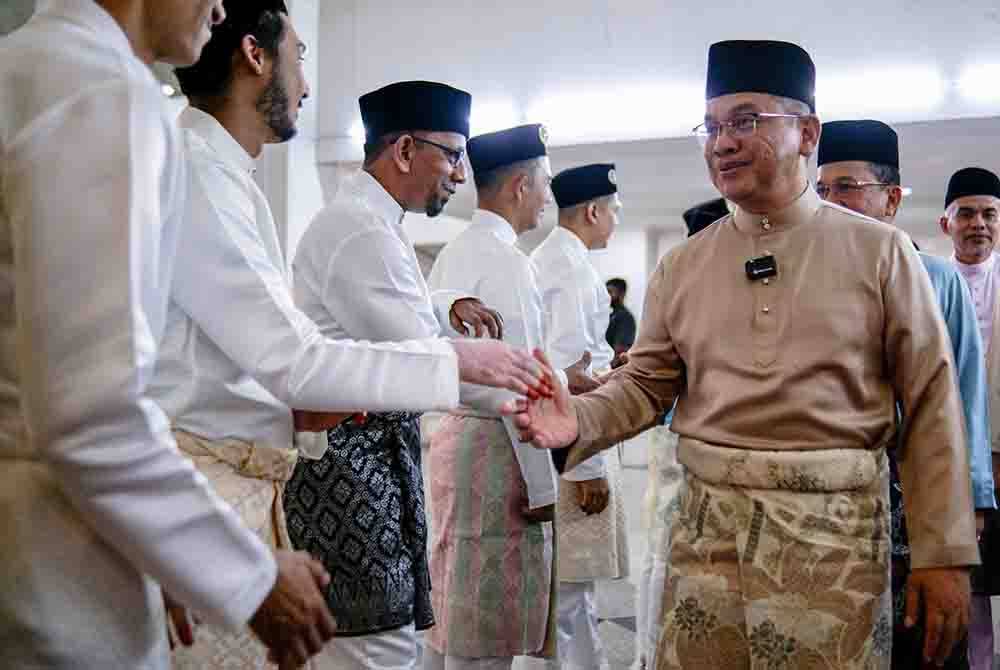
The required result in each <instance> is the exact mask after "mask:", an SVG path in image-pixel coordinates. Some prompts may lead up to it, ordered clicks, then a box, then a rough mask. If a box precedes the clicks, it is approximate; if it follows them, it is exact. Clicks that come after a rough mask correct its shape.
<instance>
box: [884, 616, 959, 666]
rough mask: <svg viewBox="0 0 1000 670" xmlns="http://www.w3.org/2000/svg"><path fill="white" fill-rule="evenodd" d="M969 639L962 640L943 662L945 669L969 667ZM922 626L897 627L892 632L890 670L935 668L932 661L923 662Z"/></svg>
mask: <svg viewBox="0 0 1000 670" xmlns="http://www.w3.org/2000/svg"><path fill="white" fill-rule="evenodd" d="M968 652H969V641H968V639H965V640H962V641H961V642H959V643H958V644H956V645H955V649H954V650H953V651H952V652H951V656H950V657H948V661H947V662H946V663H945V664H944V667H945V668H946V670H968V669H969V657H968ZM923 656H924V627H923V626H922V625H917V626H914V627H913V628H910V629H906V628H897V629H895V630H894V631H893V632H892V670H922V669H923V668H928V669H929V668H936V667H937V666H936V665H934V664H933V663H924V659H923Z"/></svg>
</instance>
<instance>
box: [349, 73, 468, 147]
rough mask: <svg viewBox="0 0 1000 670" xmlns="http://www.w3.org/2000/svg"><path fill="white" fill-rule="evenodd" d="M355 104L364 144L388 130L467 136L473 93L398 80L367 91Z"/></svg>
mask: <svg viewBox="0 0 1000 670" xmlns="http://www.w3.org/2000/svg"><path fill="white" fill-rule="evenodd" d="M358 103H359V104H360V106H361V121H362V123H364V124H365V142H366V143H367V144H374V143H375V141H376V140H378V138H380V137H382V136H383V135H388V134H389V133H398V132H406V131H417V130H423V131H426V132H432V133H458V134H459V135H462V136H464V137H465V138H466V139H468V137H469V113H470V111H471V110H472V96H471V95H469V94H468V93H466V92H465V91H460V90H458V89H457V88H452V87H451V86H448V85H447V84H438V83H436V82H432V81H401V82H397V83H395V84H389V85H388V86H385V87H383V88H380V89H378V90H377V91H372V92H371V93H366V94H365V95H363V96H361V98H360V99H359V100H358Z"/></svg>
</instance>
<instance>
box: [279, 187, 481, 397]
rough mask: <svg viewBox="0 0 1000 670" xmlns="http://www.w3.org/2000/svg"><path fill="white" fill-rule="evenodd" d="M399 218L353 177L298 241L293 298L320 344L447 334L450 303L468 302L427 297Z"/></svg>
mask: <svg viewBox="0 0 1000 670" xmlns="http://www.w3.org/2000/svg"><path fill="white" fill-rule="evenodd" d="M404 214H405V212H404V211H403V208H402V207H401V206H400V205H399V203H398V202H396V200H395V199H394V198H393V197H392V195H390V194H389V192H388V191H386V190H385V188H384V187H383V186H382V185H381V184H380V183H379V182H378V180H376V179H375V178H374V177H373V176H372V175H370V174H369V173H367V172H365V171H363V170H361V171H358V172H357V173H356V174H354V175H352V176H351V177H350V178H349V179H348V180H347V181H346V183H345V184H344V187H343V188H342V189H341V191H340V192H339V193H338V194H337V198H336V199H335V200H334V202H332V203H331V204H330V205H329V206H327V207H326V208H325V209H324V210H323V211H321V212H320V213H319V214H318V215H317V216H316V218H315V220H314V221H313V222H312V223H311V224H310V225H309V228H308V229H307V230H306V232H305V233H304V234H303V236H302V239H301V241H300V242H299V246H298V251H297V252H296V254H295V261H294V263H293V271H294V275H295V299H296V302H297V303H298V304H299V305H300V306H301V308H302V310H303V311H304V312H305V313H306V314H308V315H309V316H310V318H312V319H313V320H314V321H315V322H316V323H317V324H318V325H319V328H320V330H321V331H322V332H323V334H324V335H326V336H327V337H332V338H334V339H345V338H353V339H366V340H371V341H373V342H396V341H400V340H408V339H416V338H425V337H438V336H439V335H441V334H442V333H446V334H451V333H453V331H451V330H450V325H449V313H450V311H451V307H452V304H453V303H454V302H455V300H457V299H459V298H462V297H468V296H467V295H466V294H463V293H461V292H458V291H448V290H442V291H435V292H434V293H431V292H430V290H429V289H428V287H427V282H426V281H425V280H424V276H423V274H422V273H421V272H420V264H419V262H418V261H417V255H416V252H415V251H414V249H413V243H412V242H410V240H409V238H408V237H407V235H406V232H405V231H404V230H403V216H404ZM417 378H418V375H414V379H417ZM419 381H420V382H421V383H423V380H422V379H420V380H419Z"/></svg>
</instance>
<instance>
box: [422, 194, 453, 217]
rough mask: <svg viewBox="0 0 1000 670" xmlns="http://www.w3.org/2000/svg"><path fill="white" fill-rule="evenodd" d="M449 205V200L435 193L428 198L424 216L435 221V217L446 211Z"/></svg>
mask: <svg viewBox="0 0 1000 670" xmlns="http://www.w3.org/2000/svg"><path fill="white" fill-rule="evenodd" d="M447 204H448V199H447V198H443V197H441V196H439V195H438V194H436V193H433V194H431V195H430V197H428V198H427V204H426V205H425V206H424V214H426V215H427V216H428V217H429V218H432V219H433V218H434V217H435V216H437V215H438V214H440V213H441V212H443V211H444V207H445V205H447Z"/></svg>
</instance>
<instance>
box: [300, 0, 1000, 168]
mask: <svg viewBox="0 0 1000 670" xmlns="http://www.w3.org/2000/svg"><path fill="white" fill-rule="evenodd" d="M322 15H323V17H322V19H321V21H322V30H321V35H322V36H323V43H322V44H321V45H320V48H321V58H322V67H321V75H320V86H319V90H320V95H319V97H320V105H321V122H320V128H319V132H320V136H321V138H322V139H323V140H324V142H325V144H326V146H325V147H324V146H322V145H321V149H320V151H321V155H324V156H326V157H327V158H328V159H333V160H337V159H338V158H339V157H343V156H345V155H346V153H344V152H345V149H344V147H343V146H339V145H337V144H335V142H336V140H338V139H344V137H345V136H346V135H347V133H348V131H349V129H350V127H351V125H352V124H353V123H354V122H355V120H356V118H357V104H356V99H357V97H358V95H359V94H361V93H363V92H365V91H367V90H371V89H373V88H375V87H377V86H380V85H383V84H386V83H389V82H391V81H395V80H400V79H411V78H422V79H436V80H441V81H447V82H449V83H452V84H454V85H456V86H459V87H463V88H466V89H468V90H469V91H471V92H472V93H473V95H474V96H475V100H476V102H475V103H474V110H473V122H474V123H475V118H476V107H477V106H478V107H479V108H480V109H481V110H484V108H495V107H496V104H497V103H505V104H511V105H512V106H513V108H514V112H515V114H517V115H518V116H519V117H520V118H516V119H515V122H516V121H520V120H522V119H524V120H528V121H539V122H548V123H550V124H553V123H554V122H556V125H558V123H557V122H558V120H559V119H561V120H562V121H563V124H562V125H569V124H571V123H572V122H573V121H574V119H573V118H572V117H570V118H567V117H566V115H565V114H553V116H558V117H559V119H556V118H551V119H546V118H527V117H528V116H531V114H532V113H534V115H535V116H540V115H545V112H551V106H549V109H545V105H544V104H543V105H542V106H541V109H539V103H540V102H544V101H545V100H546V99H548V100H550V101H551V98H552V97H553V96H555V97H560V96H567V95H569V96H578V95H582V96H584V97H583V98H582V99H581V102H583V103H584V104H583V105H580V106H579V107H578V109H577V110H576V112H577V113H578V114H579V115H587V114H594V113H595V112H596V111H599V112H600V116H602V117H611V120H610V121H609V120H607V118H605V119H600V120H594V122H593V125H594V126H595V133H596V134H597V135H603V136H605V137H604V139H625V138H628V139H635V138H645V137H657V136H670V135H675V136H676V135H678V134H680V133H682V132H683V130H685V129H687V128H690V127H691V126H693V125H695V124H696V123H697V121H698V117H700V115H701V113H700V111H701V110H700V105H701V103H702V99H701V91H703V86H704V76H705V60H706V55H707V50H708V46H709V45H710V44H711V43H712V42H715V41H717V40H720V39H729V38H774V39H786V40H790V41H794V42H797V43H799V44H801V45H803V46H804V47H805V48H806V49H807V50H808V51H809V52H810V53H811V54H812V56H813V58H814V60H815V61H816V64H817V69H818V76H819V85H818V96H819V98H820V102H819V104H820V113H821V114H822V115H825V116H826V117H827V118H833V117H835V116H841V117H842V116H854V115H856V114H859V113H860V112H857V111H856V110H857V109H861V108H866V106H867V109H868V110H869V115H870V114H872V113H878V112H882V113H881V114H880V116H881V117H882V118H884V119H886V120H888V121H897V122H899V121H906V120H926V119H942V118H958V117H967V116H987V115H992V114H994V113H996V111H995V110H997V109H1000V97H995V98H994V100H993V101H989V102H984V101H976V100H972V99H968V98H967V97H965V96H962V95H960V94H959V91H958V80H959V78H960V77H961V74H962V72H963V68H965V66H967V65H969V64H984V63H985V64H1000V41H998V40H997V34H998V29H1000V6H998V5H997V4H996V2H995V0H952V1H950V2H943V1H942V0H880V1H879V2H872V1H871V0H864V1H859V0H843V1H842V2H837V3H817V2H801V3H792V2H787V0H785V1H783V2H778V1H776V0H759V1H758V2H752V3H751V2H745V1H744V2H732V1H730V2H726V3H703V2H697V3H696V2H691V1H690V0H684V1H680V2H664V1H663V0H533V1H528V0H510V1H508V2H504V3H496V4H495V3H485V2H467V3H461V2H455V1H450V2H449V1H445V0H425V1H423V2H420V3H415V2H411V1H404V0H324V2H323V6H322ZM924 70H932V71H934V72H936V73H938V75H939V76H940V78H941V82H940V84H941V87H942V88H941V91H940V92H939V93H940V95H938V94H936V93H935V91H934V90H932V89H934V86H933V85H931V83H928V84H924V83H923V82H922V80H919V79H917V80H914V79H913V78H912V76H911V75H913V73H914V72H915V71H916V74H917V75H919V74H920V72H922V71H924ZM907 72H909V74H907ZM997 74H998V75H1000V71H998V73H997ZM650 88H653V89H656V90H658V91H659V93H660V94H659V96H656V95H645V96H643V95H642V92H643V91H646V92H647V93H648V92H649V89H650ZM987 88H992V89H993V91H991V93H1000V88H998V87H996V85H995V84H994V85H993V86H992V87H987ZM824 91H826V94H825V95H824ZM631 100H636V101H641V100H648V102H649V105H647V106H649V107H653V108H654V109H644V110H636V109H634V107H636V106H642V105H635V104H633V105H629V104H628V103H629V102H630V101H631ZM594 107H598V108H599V110H595V109H593V108H594ZM588 108H590V109H588ZM824 110H825V113H824ZM483 113H484V114H487V115H488V109H487V110H486V111H483ZM637 114H638V117H637ZM656 115H661V116H662V117H663V119H662V121H663V124H662V128H661V129H660V132H659V133H657V132H656V131H655V130H654V131H652V132H648V131H646V132H644V131H643V130H642V129H640V130H639V131H637V132H638V134H635V133H636V131H633V130H631V129H630V128H628V127H621V128H618V133H617V134H615V133H614V132H612V131H613V130H614V128H613V126H614V118H615V117H620V118H621V119H622V120H623V123H622V126H628V125H630V124H631V125H633V126H635V125H636V124H637V123H638V124H639V125H641V122H642V121H646V120H648V117H650V116H654V117H655V116H656ZM577 120H578V119H577ZM667 120H669V122H667ZM599 121H603V123H600V122H599ZM629 122H630V123H629ZM609 129H610V130H609ZM551 130H552V132H553V134H554V135H556V136H558V135H559V134H560V130H559V128H558V127H553V128H551ZM609 133H610V134H612V135H615V136H614V137H608V135H609Z"/></svg>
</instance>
